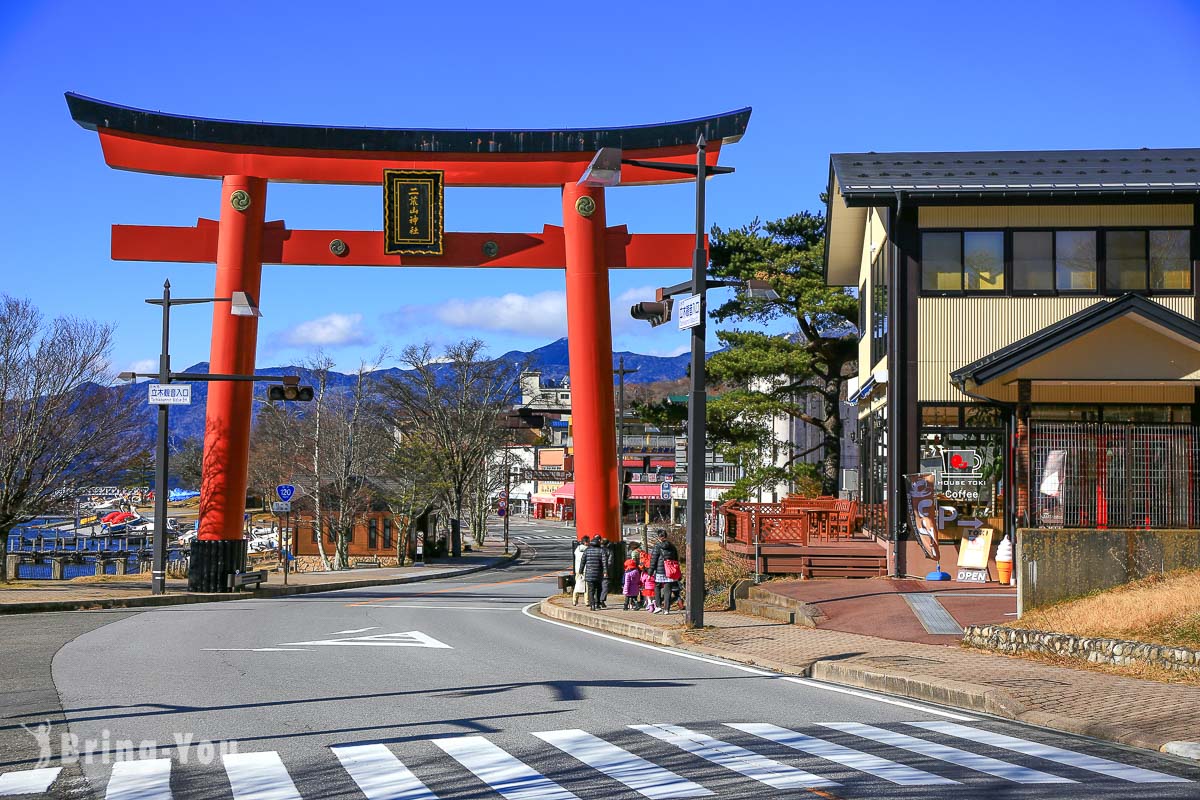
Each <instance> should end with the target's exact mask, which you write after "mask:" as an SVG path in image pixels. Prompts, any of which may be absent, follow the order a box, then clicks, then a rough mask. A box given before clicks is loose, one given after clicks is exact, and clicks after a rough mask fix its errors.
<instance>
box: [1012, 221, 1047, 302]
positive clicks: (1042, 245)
mask: <svg viewBox="0 0 1200 800" xmlns="http://www.w3.org/2000/svg"><path fill="white" fill-rule="evenodd" d="M1012 236H1013V243H1012V247H1013V289H1014V290H1016V291H1018V292H1042V291H1053V290H1054V233H1053V232H1052V231H1016V232H1014V233H1013V235H1012Z"/></svg>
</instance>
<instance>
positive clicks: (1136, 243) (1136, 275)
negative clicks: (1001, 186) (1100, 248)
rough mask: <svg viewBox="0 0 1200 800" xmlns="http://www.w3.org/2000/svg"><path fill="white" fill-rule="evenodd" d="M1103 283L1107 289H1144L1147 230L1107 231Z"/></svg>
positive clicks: (1122, 290) (1128, 290)
mask: <svg viewBox="0 0 1200 800" xmlns="http://www.w3.org/2000/svg"><path fill="white" fill-rule="evenodd" d="M1104 286H1105V288H1106V289H1108V291H1110V292H1144V291H1146V232H1145V231H1106V232H1105V234H1104Z"/></svg>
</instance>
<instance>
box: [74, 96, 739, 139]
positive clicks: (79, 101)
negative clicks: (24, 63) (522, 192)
mask: <svg viewBox="0 0 1200 800" xmlns="http://www.w3.org/2000/svg"><path fill="white" fill-rule="evenodd" d="M66 97H67V106H68V107H69V108H70V111H71V117H72V119H74V120H75V121H76V122H77V123H79V125H80V126H82V127H84V128H87V129H88V130H96V129H98V128H107V129H110V130H115V131H120V132H122V133H131V134H139V135H142V136H156V137H161V138H165V139H179V140H182V141H187V142H196V143H199V144H213V145H241V146H254V147H288V148H298V149H303V150H357V151H362V152H395V153H418V152H438V153H494V154H502V153H579V152H592V151H594V150H599V149H600V148H601V147H620V148H624V149H625V150H642V149H653V148H659V147H669V146H674V145H695V144H696V139H697V137H698V136H699V134H701V133H703V134H704V136H705V138H706V139H707V140H708V141H709V142H723V143H725V144H729V143H732V142H736V141H738V140H739V139H741V138H742V135H743V134H744V133H745V132H746V126H747V125H748V124H749V122H750V108H739V109H738V110H736V111H730V112H728V113H726V114H714V115H713V116H709V117H697V118H695V119H687V120H679V121H675V122H661V123H655V124H651V125H630V126H626V127H608V128H555V129H540V128H532V129H499V128H484V129H476V130H467V129H461V128H444V129H435V128H367V127H342V126H332V125H290V124H282V123H270V122H242V121H237V120H227V119H212V118H209V117H188V116H183V115H180V114H166V113H163V112H160V111H149V110H146V109H141V108H132V107H130V106H122V105H118V104H116V103H109V102H106V101H104V100H96V99H95V98H92V97H84V96H83V95H80V94H75V93H74V92H67V93H66Z"/></svg>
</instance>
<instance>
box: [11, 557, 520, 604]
mask: <svg viewBox="0 0 1200 800" xmlns="http://www.w3.org/2000/svg"><path fill="white" fill-rule="evenodd" d="M517 555H518V549H517V548H512V553H511V554H510V555H508V556H506V555H504V547H503V545H501V544H498V543H495V542H491V541H488V542H487V543H486V544H484V546H483V547H481V548H477V549H476V550H475V551H474V552H472V553H469V554H467V555H464V556H462V557H461V558H458V559H454V560H453V561H451V560H450V559H440V560H438V561H431V562H429V563H428V564H427V565H426V566H424V567H411V566H409V567H399V568H392V567H380V568H370V569H350V570H336V571H331V572H304V573H292V574H289V575H288V585H287V586H284V585H283V574H282V573H279V572H270V573H268V577H267V583H265V584H263V585H262V586H261V587H260V588H259V589H257V590H255V591H244V592H223V593H215V594H199V593H197V594H189V593H188V592H187V581H186V580H183V579H175V578H172V579H169V580H168V581H167V593H166V594H165V595H159V596H155V595H152V594H150V580H149V578H148V577H147V578H146V579H145V580H141V579H137V580H120V581H111V582H104V583H76V582H75V581H38V582H36V583H35V582H33V581H22V582H21V585H20V586H18V587H16V588H4V584H0V614H22V613H34V612H41V611H73V610H81V609H97V608H140V607H149V606H164V605H179V604H186V603H210V602H219V601H224V600H245V599H247V598H250V597H283V596H287V595H294V594H309V593H313V592H331V591H337V590H340V589H358V588H365V587H368V586H387V585H393V584H403V583H416V582H418V581H425V580H431V579H433V578H445V577H451V576H454V575H468V574H470V573H473V572H480V571H482V570H485V569H490V568H491V567H494V566H496V565H498V564H501V563H504V562H508V561H512V560H514V559H515V558H516V557H517Z"/></svg>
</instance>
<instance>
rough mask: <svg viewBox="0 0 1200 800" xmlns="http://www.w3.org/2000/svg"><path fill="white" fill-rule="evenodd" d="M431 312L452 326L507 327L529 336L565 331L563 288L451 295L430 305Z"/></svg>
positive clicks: (561, 334)
mask: <svg viewBox="0 0 1200 800" xmlns="http://www.w3.org/2000/svg"><path fill="white" fill-rule="evenodd" d="M433 316H434V317H435V318H436V319H437V320H438V321H440V322H441V323H443V324H445V325H449V326H451V327H454V328H475V329H481V330H487V331H509V332H511V333H523V334H528V335H531V336H553V337H554V338H556V339H557V338H560V337H562V336H566V335H567V295H566V293H565V292H556V291H550V292H538V293H537V294H532V295H524V294H517V293H515V292H510V293H509V294H505V295H501V296H500V297H476V298H472V299H470V300H462V299H458V298H454V299H451V300H447V301H446V302H445V303H443V304H441V305H440V306H438V307H436V308H435V309H433Z"/></svg>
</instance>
